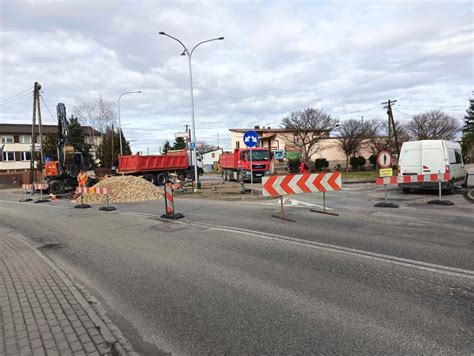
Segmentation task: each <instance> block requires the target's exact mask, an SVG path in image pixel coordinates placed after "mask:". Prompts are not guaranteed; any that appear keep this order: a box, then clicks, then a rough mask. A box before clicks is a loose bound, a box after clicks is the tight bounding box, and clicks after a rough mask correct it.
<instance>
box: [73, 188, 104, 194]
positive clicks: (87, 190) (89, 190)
mask: <svg viewBox="0 0 474 356" xmlns="http://www.w3.org/2000/svg"><path fill="white" fill-rule="evenodd" d="M84 193H89V194H100V195H109V194H110V189H109V188H108V187H76V194H84Z"/></svg>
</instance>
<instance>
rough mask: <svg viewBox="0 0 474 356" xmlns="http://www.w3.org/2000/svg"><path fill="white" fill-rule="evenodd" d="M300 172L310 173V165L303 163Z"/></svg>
mask: <svg viewBox="0 0 474 356" xmlns="http://www.w3.org/2000/svg"><path fill="white" fill-rule="evenodd" d="M299 171H300V173H308V172H309V167H308V164H307V163H306V162H304V161H303V162H301V164H300V169H299Z"/></svg>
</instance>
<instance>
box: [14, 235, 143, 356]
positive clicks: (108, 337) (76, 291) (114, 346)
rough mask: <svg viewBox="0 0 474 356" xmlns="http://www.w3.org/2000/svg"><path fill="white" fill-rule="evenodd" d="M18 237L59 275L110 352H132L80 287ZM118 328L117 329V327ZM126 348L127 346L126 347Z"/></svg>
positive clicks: (22, 238)
mask: <svg viewBox="0 0 474 356" xmlns="http://www.w3.org/2000/svg"><path fill="white" fill-rule="evenodd" d="M15 235H16V236H18V237H19V239H20V240H21V242H23V243H24V244H25V245H26V246H28V248H30V249H31V250H32V251H33V252H34V253H35V254H36V255H38V256H39V257H40V258H41V259H42V260H43V261H44V262H46V263H47V264H48V266H49V267H50V268H51V269H52V270H53V271H54V272H55V273H56V274H57V275H58V276H59V278H60V279H61V280H62V281H63V282H64V284H65V285H66V286H67V287H68V288H69V290H70V291H71V293H72V294H73V295H74V298H76V300H77V301H78V302H79V303H80V304H81V306H82V307H83V308H84V310H85V312H86V313H87V315H88V316H89V318H90V319H91V321H92V322H93V323H94V326H95V327H96V328H97V330H98V331H99V332H100V333H101V334H102V336H103V337H104V339H105V341H106V342H107V343H108V344H109V346H110V351H109V352H110V353H111V354H114V353H115V352H116V353H118V354H119V355H130V354H134V353H133V351H132V350H131V348H130V350H129V351H127V350H125V349H124V348H123V346H122V345H121V344H120V342H119V340H117V339H118V337H116V336H114V335H113V333H112V332H111V331H110V329H109V327H108V326H107V325H106V323H105V322H104V320H103V319H102V318H101V317H100V316H99V315H98V314H97V312H96V311H95V310H94V309H93V308H92V306H91V305H90V303H89V302H88V301H87V299H86V297H85V296H84V295H83V294H82V293H81V291H80V288H79V287H78V286H76V284H74V283H73V281H72V280H71V279H70V278H69V277H68V276H67V275H66V274H65V272H63V271H62V270H61V269H60V268H59V267H58V266H57V265H56V264H54V263H53V262H52V261H51V260H50V259H49V258H48V257H46V256H45V255H44V254H43V253H42V252H40V251H39V250H38V249H37V248H35V247H34V245H32V244H31V243H30V242H29V241H28V240H27V239H26V238H25V237H23V236H22V235H19V234H15ZM117 330H118V329H117ZM127 348H128V347H127Z"/></svg>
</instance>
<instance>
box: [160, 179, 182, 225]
mask: <svg viewBox="0 0 474 356" xmlns="http://www.w3.org/2000/svg"><path fill="white" fill-rule="evenodd" d="M165 211H166V214H164V215H161V217H162V218H165V219H174V220H176V219H181V218H183V217H184V215H183V214H180V213H175V212H174V197H173V183H171V182H167V183H165Z"/></svg>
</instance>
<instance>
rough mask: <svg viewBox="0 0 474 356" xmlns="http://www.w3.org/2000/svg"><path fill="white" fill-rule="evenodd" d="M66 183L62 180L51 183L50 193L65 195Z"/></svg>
mask: <svg viewBox="0 0 474 356" xmlns="http://www.w3.org/2000/svg"><path fill="white" fill-rule="evenodd" d="M64 188H65V186H64V183H63V182H61V181H60V180H53V181H51V182H49V193H50V194H62V193H64Z"/></svg>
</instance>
